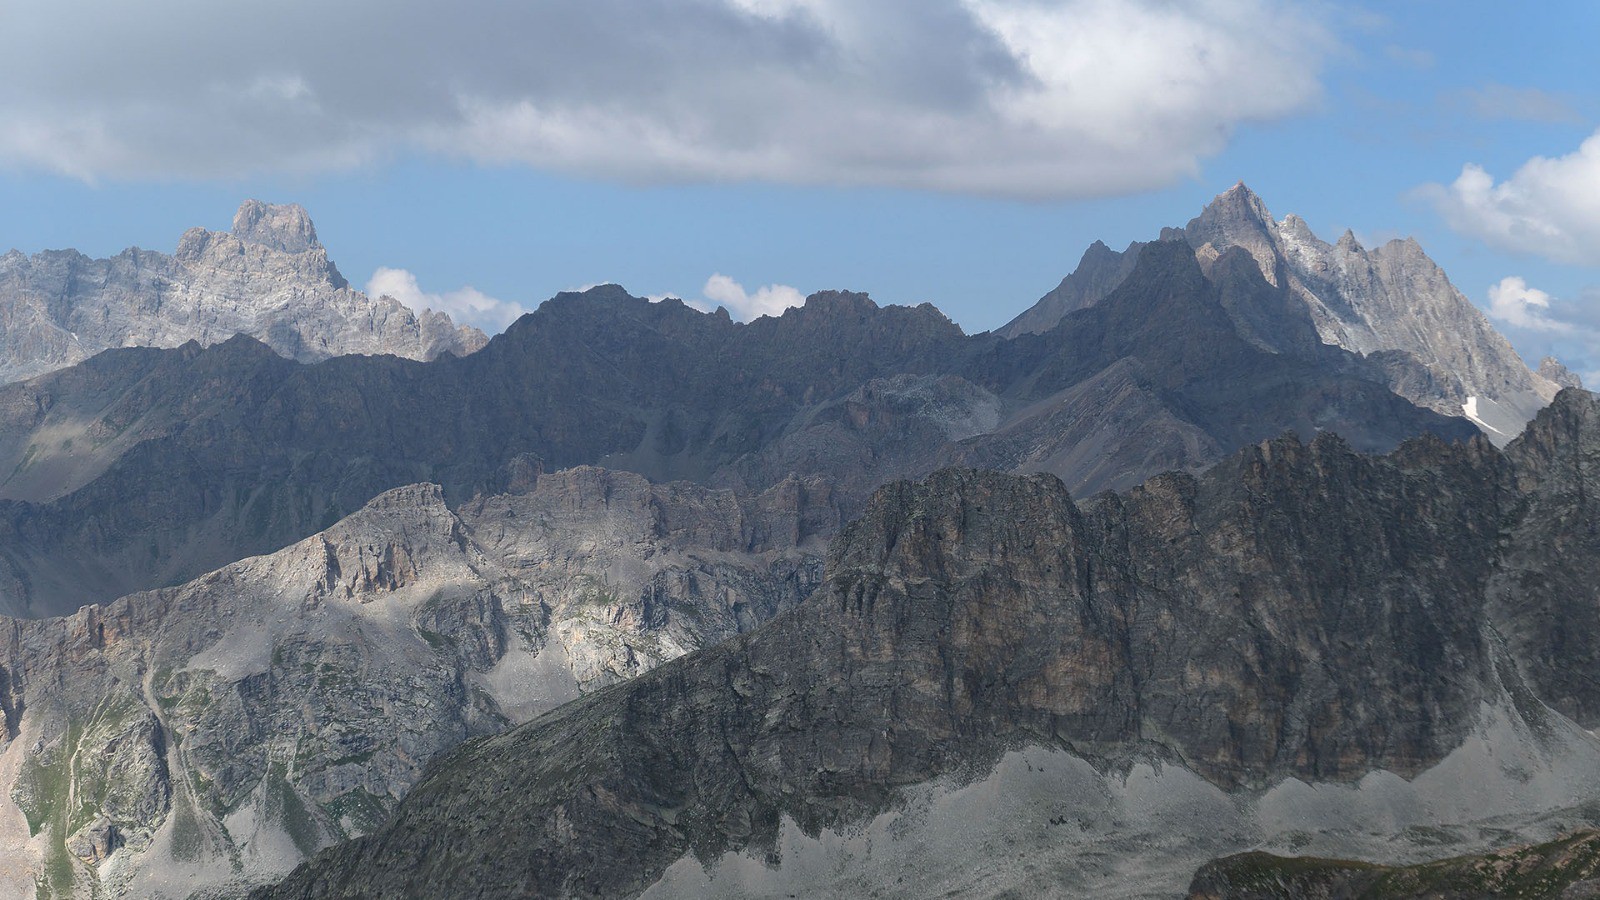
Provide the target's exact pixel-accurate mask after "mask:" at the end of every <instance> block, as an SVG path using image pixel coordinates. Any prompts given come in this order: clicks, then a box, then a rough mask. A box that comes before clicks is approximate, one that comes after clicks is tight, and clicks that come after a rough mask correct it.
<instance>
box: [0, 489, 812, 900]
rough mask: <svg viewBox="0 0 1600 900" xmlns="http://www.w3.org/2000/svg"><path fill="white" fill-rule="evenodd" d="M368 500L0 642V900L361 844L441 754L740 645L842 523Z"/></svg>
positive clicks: (167, 889) (800, 497) (132, 886)
mask: <svg viewBox="0 0 1600 900" xmlns="http://www.w3.org/2000/svg"><path fill="white" fill-rule="evenodd" d="M520 487H521V492H519V493H515V494H501V495H495V496H489V497H482V498H478V499H475V500H473V501H471V502H468V503H465V504H462V505H461V506H460V507H459V508H458V509H456V510H455V511H452V510H451V509H450V508H448V507H447V506H446V505H445V503H444V496H443V494H442V492H441V491H440V490H439V488H438V487H437V486H434V485H413V486H407V487H402V488H397V489H394V490H391V491H388V492H385V493H383V494H381V495H380V496H379V497H377V498H376V499H374V500H373V501H372V502H371V503H369V504H368V505H367V506H365V507H364V508H363V509H361V510H360V511H359V512H357V513H355V514H354V515H352V516H350V517H348V518H346V519H344V520H342V521H341V522H339V523H338V524H337V525H335V526H333V527H332V528H329V529H327V530H325V531H323V532H320V533H319V534H317V535H314V536H313V537H311V538H308V539H306V540H304V541H301V542H299V543H297V544H295V545H292V546H290V547H288V548H285V549H284V550H282V551H279V552H277V553H274V554H272V555H270V556H264V557H258V558H254V559H247V560H244V561H241V562H238V563H235V564H232V565H229V566H226V567H224V568H222V569H219V570H218V571H216V572H213V573H210V574H208V575H206V576H205V577H203V578H201V579H199V580H197V581H194V582H190V583H188V584H185V585H181V586H179V587H176V588H170V589H165V590H160V591H154V592H149V593H143V594H135V595H132V596H129V597H125V598H123V599H121V600H118V601H116V602H115V603H111V604H109V605H106V606H104V607H99V606H90V607H86V608H84V609H83V610H80V611H79V612H78V613H77V614H76V615H73V616H70V617H67V618H59V619H49V620H40V621H22V620H8V621H5V622H4V626H3V628H4V630H3V631H0V695H3V698H4V704H3V710H4V715H5V733H4V738H3V742H0V747H3V752H0V857H4V858H5V859H7V860H11V861H12V862H13V863H14V864H12V865H8V866H6V867H5V868H4V869H0V893H6V894H7V895H8V896H10V895H13V893H12V892H14V895H16V896H22V895H24V894H26V893H27V891H28V889H29V888H31V886H32V884H33V877H34V876H35V875H38V876H39V879H40V881H39V883H40V887H41V888H42V891H43V893H42V894H41V896H50V897H63V898H64V897H76V896H89V895H90V893H91V892H92V893H93V895H94V896H136V897H141V898H156V897H187V896H190V894H191V893H192V892H195V891H204V890H209V891H213V892H214V891H217V890H222V891H223V892H224V893H229V892H231V893H233V894H234V895H237V893H238V892H239V891H240V890H242V888H241V887H240V885H241V884H248V883H250V882H259V881H260V880H262V879H263V878H265V877H267V876H270V875H273V874H280V873H282V872H284V871H286V870H287V869H288V868H290V867H291V866H293V864H294V863H295V862H297V861H298V860H299V859H301V858H303V857H304V856H305V855H307V854H309V853H311V852H313V851H315V850H316V849H317V848H319V847H321V846H324V845H326V844H328V843H330V842H332V841H335V840H339V839H343V838H346V837H349V836H353V835H358V834H361V833H363V832H365V831H367V830H370V829H372V828H374V827H376V826H377V825H378V824H379V823H381V822H382V821H383V820H384V818H385V817H386V815H387V814H388V813H389V812H390V810H392V808H393V807H394V804H395V803H396V801H397V799H398V798H399V797H401V796H403V795H404V794H405V793H406V791H407V790H408V789H409V788H410V786H411V785H412V784H413V783H414V782H416V781H417V779H418V778H420V777H421V775H422V772H423V767H424V765H425V764H426V763H427V762H428V760H429V759H431V758H432V757H434V756H435V755H436V754H438V753H440V752H441V751H444V750H447V749H449V748H451V747H453V746H455V745H457V744H459V743H460V742H462V741H463V740H465V739H467V738H470V737H472V736H475V735H484V734H492V733H496V732H499V731H501V730H503V729H505V728H507V727H508V726H510V725H513V724H517V723H520V722H524V721H527V720H528V719H530V718H532V717H533V716H535V715H536V714H538V713H540V712H543V711H545V710H548V709H550V708H552V707H554V706H556V705H558V704H560V703H562V702H564V701H566V700H569V699H572V698H574V697H577V696H580V695H582V694H585V693H588V692H591V691H594V690H597V689H600V688H603V687H604V686H606V685H609V684H612V683H615V682H617V681H619V680H622V679H626V678H630V677H633V676H635V675H637V674H639V673H640V672H643V671H647V670H648V669H650V668H652V667H653V666H655V665H658V664H659V663H661V662H663V661H665V660H668V659H672V658H675V657H677V656H680V655H682V654H683V653H685V652H687V651H690V650H694V649H698V648H700V647H704V646H709V645H711V644H715V643H717V642H719V641H721V640H723V639H725V638H727V637H730V636H732V635H734V634H737V633H739V632H742V631H748V630H750V629H751V628H754V627H755V626H756V625H758V624H759V623H761V622H764V621H766V620H768V619H770V618H772V617H773V616H774V615H775V614H777V613H778V612H780V611H782V610H784V609H787V608H790V607H793V606H794V605H796V604H797V603H798V602H799V601H800V600H801V599H802V598H804V597H806V596H807V595H809V594H810V593H811V592H812V591H813V589H814V588H815V587H816V585H817V584H819V583H820V580H821V573H822V563H823V560H822V554H823V550H824V547H825V544H824V537H823V536H824V535H826V534H831V533H833V532H834V531H836V530H837V528H838V517H839V515H840V511H839V509H838V506H837V503H836V501H835V499H834V497H833V494H832V492H831V489H830V487H829V485H827V484H826V483H824V482H819V481H800V480H795V479H790V480H787V481H785V482H782V483H780V484H779V485H777V486H775V487H774V488H772V489H770V490H769V491H767V492H766V493H764V494H761V495H759V496H753V497H739V496H736V495H734V494H732V493H731V492H728V491H717V490H708V489H705V488H701V487H696V486H693V485H688V484H682V483H679V484H665V485H652V484H650V483H648V482H646V481H645V480H644V479H643V478H642V477H640V476H637V475H632V474H627V473H618V472H610V471H605V470H600V469H593V468H580V469H573V470H569V471H565V472H559V473H554V474H546V475H541V476H536V477H535V478H533V479H531V480H528V481H525V482H524V483H523V484H522V485H521V486H520Z"/></svg>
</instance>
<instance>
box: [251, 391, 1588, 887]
mask: <svg viewBox="0 0 1600 900" xmlns="http://www.w3.org/2000/svg"><path fill="white" fill-rule="evenodd" d="M1597 465H1600V398H1597V397H1596V396H1595V395H1591V394H1586V393H1584V392H1581V391H1577V390H1569V391H1567V392H1565V393H1563V394H1562V395H1561V396H1560V397H1558V398H1557V400H1556V402H1555V404H1554V405H1553V406H1552V407H1551V408H1549V409H1547V410H1545V411H1544V412H1542V413H1540V414H1539V416H1538V418H1537V419H1536V420H1535V421H1534V423H1532V424H1531V425H1530V427H1529V429H1528V431H1527V433H1526V434H1525V435H1524V436H1523V437H1522V438H1520V439H1519V440H1517V441H1516V442H1514V443H1513V444H1512V445H1511V446H1510V447H1509V448H1508V450H1507V451H1506V452H1505V453H1501V452H1500V451H1497V450H1495V449H1493V448H1492V447H1491V446H1490V445H1489V444H1488V443H1487V442H1486V441H1484V440H1482V439H1478V440H1475V441H1473V442H1472V443H1469V444H1456V445H1446V444H1444V443H1443V442H1441V441H1438V440H1436V439H1432V438H1423V439H1419V440H1417V441H1414V442H1410V443H1407V444H1405V445H1403V446H1402V447H1401V448H1400V449H1398V450H1397V451H1396V452H1395V453H1393V454H1392V455H1390V456H1388V457H1387V458H1376V457H1364V456H1361V455H1358V454H1355V453H1353V452H1351V450H1350V449H1349V447H1348V446H1346V445H1345V444H1344V443H1343V442H1342V441H1340V440H1339V439H1338V438H1336V437H1334V436H1332V435H1323V436H1321V437H1318V438H1317V439H1316V440H1315V441H1313V442H1311V443H1310V444H1305V443H1302V442H1300V441H1299V440H1298V439H1295V438H1292V437H1288V438H1283V439H1279V440H1274V441H1270V442H1267V443H1265V444H1263V445H1261V446H1258V447H1252V448H1249V449H1247V450H1245V451H1242V452H1241V453H1239V454H1237V455H1235V456H1233V457H1231V458H1230V459H1229V460H1228V461H1226V462H1224V463H1222V464H1220V465H1218V466H1216V467H1215V468H1213V469H1211V470H1210V471H1208V472H1207V473H1206V474H1204V475H1202V476H1200V477H1198V478H1195V477H1192V476H1189V475H1183V474H1170V475H1163V476H1160V477H1158V478H1155V479H1153V480H1152V481H1150V482H1148V483H1147V484H1145V485H1143V486H1141V487H1139V488H1136V489H1134V490H1132V491H1130V492H1128V493H1127V494H1125V495H1122V496H1108V497H1104V498H1100V499H1096V500H1093V501H1089V502H1079V503H1074V502H1073V500H1072V499H1071V498H1070V497H1069V496H1068V495H1067V493H1066V491H1065V490H1064V489H1063V488H1062V485H1061V484H1060V482H1059V481H1057V480H1056V479H1054V478H1051V477H1047V476H1032V477H1026V478H1019V477H1015V476H1008V475H1000V474H995V473H981V472H975V471H970V470H945V471H942V472H939V473H937V474H935V475H933V476H932V477H931V478H930V479H929V480H927V481H926V482H924V483H921V484H914V483H906V482H901V483H896V484H893V485H890V486H887V487H885V488H883V489H882V490H881V491H879V492H878V494H877V495H876V496H875V498H874V499H873V501H872V503H871V504H870V505H869V506H868V508H867V510H866V511H865V513H864V514H863V515H862V516H861V518H860V519H859V520H857V521H856V522H855V523H853V524H851V525H850V526H848V527H847V528H846V529H845V530H844V532H843V533H842V534H841V535H840V536H839V538H838V539H837V540H836V541H835V542H834V544H833V545H832V547H831V548H830V550H829V553H828V563H827V572H826V574H825V579H824V585H823V587H822V588H821V589H820V590H819V591H818V592H817V593H816V594H815V595H813V596H812V597H811V598H810V599H809V600H807V601H805V602H804V603H802V604H800V606H799V607H797V608H796V609H795V610H793V611H792V612H790V613H788V614H785V615H783V616H780V617H778V618H776V619H774V620H773V621H772V622H770V623H768V624H767V625H765V626H763V627H762V628H760V629H758V630H756V631H754V632H752V633H750V634H748V635H744V636H742V637H740V638H737V639H735V640H732V641H729V642H727V643H724V644H722V645H719V646H717V647H715V648H711V649H708V650H703V651H700V652H698V653H695V654H691V655H689V656H687V657H684V658H682V659H679V660H677V661H675V662H673V663H669V664H666V665H663V666H661V667H659V668H657V669H655V670H653V671H651V672H650V673H648V674H645V675H642V676H640V677H639V678H637V679H635V680H633V681H631V682H628V683H626V684H624V685H619V686H617V687H615V688H613V689H610V690H607V691H604V692H600V693H596V694H593V695H590V696H588V697H585V698H584V699H582V700H579V701H576V702H574V703H571V704H568V705H566V706H563V707H561V708H560V709H558V710H556V711H554V712H552V713H549V714H547V715H545V716H543V717H541V718H539V719H537V720H535V721H533V722H531V723H529V724H527V725H524V726H521V727H519V728H517V729H515V730H513V731H511V732H509V733H507V734H505V735H502V736H500V737H495V738H490V739H487V740H483V741H477V742H473V743H470V744H468V745H466V746H464V747H463V748H461V749H460V750H458V751H455V752H454V753H452V754H450V755H449V756H446V757H444V758H443V759H441V760H439V761H437V762H436V763H435V765H434V766H433V767H432V768H431V769H430V772H429V774H428V776H427V777H426V778H425V779H424V780H423V781H422V782H421V783H420V784H418V786H417V787H416V788H415V789H414V790H413V791H412V793H411V794H410V795H409V796H408V797H407V798H406V799H405V800H404V801H402V803H401V804H400V807H399V809H398V811H397V813H396V815H395V817H394V818H393V819H392V820H391V821H390V822H388V823H387V824H386V825H385V826H384V827H383V828H381V829H379V830H378V831H377V832H375V833H374V834H372V835H369V836H367V837H364V838H361V839H358V840H355V841H353V842H350V843H347V844H344V845H342V846H340V847H337V848H335V849H333V850H331V851H329V852H327V853H325V854H324V855H321V856H319V857H318V858H317V859H316V860H315V861H314V862H312V863H310V864H308V865H307V866H305V867H303V868H301V869H300V870H299V871H297V872H296V873H295V874H294V875H293V876H292V877H291V878H290V879H288V880H287V881H286V882H285V883H284V884H283V885H281V886H279V887H278V888H277V889H275V890H272V891H267V892H263V893H262V894H261V896H262V897H270V898H273V900H287V898H295V900H312V898H357V897H361V898H368V897H383V896H429V897H438V898H453V897H462V898H466V897H472V898H497V897H520V896H530V895H533V896H557V895H559V896H574V897H630V896H637V895H641V893H642V895H643V896H645V897H650V898H656V900H659V898H668V897H697V898H698V897H749V896H778V897H782V896H803V897H820V896H862V895H869V894H870V895H873V896H888V897H925V896H948V895H959V896H974V897H991V896H1062V895H1066V896H1094V897H1114V896H1129V897H1133V896H1139V897H1143V896H1174V895H1176V894H1178V893H1180V892H1181V891H1182V889H1183V886H1184V885H1185V884H1187V883H1188V879H1189V875H1190V873H1191V872H1193V870H1194V868H1195V867H1196V866H1198V865H1199V863H1200V862H1202V861H1204V860H1205V859H1206V858H1208V857H1210V856H1214V855H1218V854H1220V853H1223V852H1229V851H1231V850H1239V849H1245V848H1248V847H1251V846H1255V845H1258V844H1259V843H1261V842H1265V841H1282V842H1289V841H1293V842H1294V845H1295V846H1296V847H1297V848H1303V849H1304V850H1305V852H1307V853H1316V854H1319V855H1330V854H1346V855H1349V854H1360V855H1362V856H1374V855H1376V856H1379V857H1388V858H1391V859H1394V858H1398V859H1401V860H1407V859H1414V858H1416V857H1417V855H1418V854H1419V853H1426V854H1428V855H1431V856H1437V855H1438V854H1439V851H1440V848H1441V847H1444V846H1448V847H1451V848H1455V849H1456V850H1457V851H1458V852H1459V851H1461V850H1470V849H1478V848H1482V847H1484V846H1487V845H1490V844H1493V843H1496V842H1504V841H1506V840H1507V838H1508V835H1519V834H1522V835H1525V836H1535V837H1537V836H1541V835H1543V834H1546V833H1548V832H1549V831H1550V830H1553V829H1561V828H1571V827H1573V826H1574V824H1576V823H1581V822H1586V821H1588V817H1589V816H1590V815H1591V813H1590V812H1589V810H1590V809H1592V806H1591V804H1592V803H1593V801H1594V799H1595V797H1596V796H1597V795H1596V790H1597V789H1596V787H1595V785H1596V783H1597V782H1596V778H1597V777H1600V740H1597V739H1596V738H1595V736H1594V735H1593V734H1592V733H1591V732H1589V731H1588V730H1587V729H1589V728H1592V727H1594V726H1595V725H1596V724H1600V719H1597V715H1600V712H1597V710H1600V706H1597V705H1596V701H1597V700H1600V692H1597V691H1596V686H1595V683H1594V682H1593V680H1592V679H1588V678H1586V677H1580V674H1579V673H1582V672H1587V671H1592V665H1591V663H1590V661H1592V659H1593V658H1594V656H1595V653H1596V650H1597V648H1600V629H1596V628H1594V627H1593V623H1594V619H1595V613H1594V610H1595V609H1597V608H1600V595H1597V593H1596V591H1597V587H1596V585H1600V578H1597V576H1600V562H1597V560H1600V553H1597V552H1596V551H1597V550H1600V546H1597V545H1596V537H1595V535H1594V534H1593V532H1592V530H1585V529H1572V528H1566V529H1565V531H1564V532H1563V531H1562V529H1563V527H1564V523H1567V524H1570V523H1571V522H1573V521H1587V522H1594V521H1596V520H1597V519H1600V498H1596V496H1595V495H1594V493H1593V492H1592V491H1585V490H1584V487H1583V486H1584V484H1586V483H1590V482H1592V480H1593V479H1594V478H1595V477H1597V475H1600V472H1596V471H1594V470H1595V468H1596V466H1597ZM1563 533H1564V534H1565V543H1562V544H1554V543H1552V540H1551V539H1552V537H1553V536H1556V535H1557V534H1563ZM1579 610H1587V611H1586V612H1584V613H1583V614H1582V616H1581V617H1579V618H1577V619H1574V618H1572V617H1571V616H1572V614H1573V613H1574V612H1576V611H1579ZM1552 622H1557V623H1564V627H1559V628H1551V627H1549V626H1550V623H1552ZM1507 635H1511V636H1514V638H1513V639H1512V640H1510V641H1509V642H1508V641H1507V640H1506V639H1505V638H1506V636H1507ZM1541 701H1543V702H1541ZM1546 703H1551V704H1552V705H1554V706H1555V707H1556V708H1557V709H1560V710H1563V711H1565V712H1567V713H1568V714H1570V715H1571V716H1572V718H1568V717H1567V716H1566V715H1562V714H1561V713H1560V712H1556V711H1554V710H1552V709H1551V708H1550V707H1549V706H1547V705H1545V704H1546ZM1491 826H1492V827H1491ZM1424 834H1425V835H1426V837H1427V839H1426V841H1423V840H1421V838H1418V840H1415V841H1412V840H1408V837H1409V836H1411V835H1424Z"/></svg>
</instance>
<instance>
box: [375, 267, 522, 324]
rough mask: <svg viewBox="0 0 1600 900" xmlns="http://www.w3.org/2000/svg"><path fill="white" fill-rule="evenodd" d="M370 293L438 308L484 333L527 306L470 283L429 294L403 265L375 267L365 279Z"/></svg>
mask: <svg viewBox="0 0 1600 900" xmlns="http://www.w3.org/2000/svg"><path fill="white" fill-rule="evenodd" d="M367 293H368V294H370V295H371V296H374V297H378V296H389V297H393V298H394V299H396V300H399V301H400V302H401V303H404V304H405V305H406V306H409V307H410V308H411V309H412V310H413V311H415V312H419V313H420V312H422V311H423V310H425V309H432V310H436V311H438V312H442V313H445V314H447V315H448V316H450V318H451V319H453V320H455V321H456V323H457V324H465V325H472V326H474V327H476V328H478V329H480V330H482V331H484V332H486V333H488V334H498V333H500V332H502V331H504V330H505V328H506V326H507V325H510V324H511V323H512V322H514V321H516V319H517V317H518V316H520V315H522V314H523V313H525V312H527V311H528V310H527V309H526V308H525V307H523V306H522V305H521V304H519V303H512V302H511V301H509V300H496V299H495V298H493V297H490V296H488V295H487V294H485V293H483V292H482V291H479V290H477V289H476V288H473V287H464V288H460V289H459V290H454V291H448V292H446V293H443V294H430V293H427V292H425V291H423V290H422V288H421V287H419V286H418V285H417V276H415V275H413V274H411V273H410V272H408V271H406V270H405V269H390V268H384V267H381V266H380V267H379V268H378V271H376V272H373V273H372V278H370V279H368V281H367Z"/></svg>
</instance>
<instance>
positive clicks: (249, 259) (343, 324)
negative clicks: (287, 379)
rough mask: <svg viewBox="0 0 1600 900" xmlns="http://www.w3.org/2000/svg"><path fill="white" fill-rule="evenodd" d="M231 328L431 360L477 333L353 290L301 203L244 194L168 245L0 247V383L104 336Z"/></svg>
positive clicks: (306, 354)
mask: <svg viewBox="0 0 1600 900" xmlns="http://www.w3.org/2000/svg"><path fill="white" fill-rule="evenodd" d="M235 334H246V335H249V336H251V337H254V338H256V339H258V340H260V341H261V342H262V343H265V344H266V345H267V346H269V347H271V348H272V349H273V350H275V351H277V352H278V353H280V354H282V355H283V356H286V357H288V358H290V359H296V360H300V361H302V362H316V361H318V360H323V359H327V358H328V357H330V356H341V355H344V354H347V353H365V354H377V353H389V354H393V355H395V356H402V357H407V358H410V359H432V358H434V357H436V356H438V355H439V354H440V353H444V352H450V353H454V354H456V355H458V356H460V355H465V354H467V353H471V352H473V351H474V350H477V349H479V348H481V347H482V346H483V345H484V343H485V342H486V341H487V338H486V337H485V336H484V335H483V334H482V333H481V332H479V331H478V330H477V329H474V328H470V327H467V326H457V325H456V324H454V323H453V322H451V321H450V317H449V316H447V315H445V314H443V313H440V312H434V311H427V312H422V313H417V312H413V311H412V310H410V309H407V308H406V307H405V306H404V305H402V304H401V303H400V302H399V301H397V300H394V299H393V298H390V297H368V296H367V295H366V294H363V293H361V292H360V291H357V290H354V289H352V288H351V287H350V285H349V283H348V282H346V281H345V279H344V276H342V275H340V274H339V270H338V269H337V268H335V267H334V265H333V263H332V262H331V261H330V260H329V259H328V251H327V250H326V248H324V247H323V246H322V244H321V243H320V242H319V241H318V240H317V230H316V227H315V226H314V225H313V224H312V222H311V218H310V216H308V215H307V214H306V211H305V210H304V209H302V208H301V207H299V206H295V205H275V204H268V203H262V202H260V201H259V200H248V201H246V202H245V203H244V205H242V206H240V207H239V212H238V214H237V215H236V216H235V217H234V220H233V229H232V230H231V231H207V230H205V229H203V228H193V229H190V230H189V231H188V232H186V233H185V234H184V235H183V238H182V240H180V241H179V243H178V249H177V252H176V253H175V254H173V255H171V256H168V255H166V254H164V253H156V252H152V251H148V250H140V249H137V248H135V249H130V250H127V251H124V252H123V253H120V254H118V255H117V256H114V257H112V258H111V259H90V258H89V257H87V256H84V255H83V254H81V253H79V252H77V251H76V250H52V251H46V252H43V253H38V254H35V255H33V256H25V255H23V254H21V253H18V252H15V251H13V252H11V253H8V254H6V255H5V256H0V383H3V382H8V381H20V380H22V379H26V378H31V377H33V376H35V375H40V374H43V373H45V372H52V371H55V370H56V369H60V368H64V367H66V366H70V365H73V364H75V363H79V362H82V361H83V360H85V359H88V358H89V357H91V356H93V355H95V354H96V353H99V352H100V351H102V350H106V349H109V348H112V347H177V346H181V345H182V344H185V343H187V342H189V341H198V342H199V343H200V344H202V345H207V346H209V345H211V344H217V343H221V342H222V341H225V340H227V339H228V338H230V337H233V336H234V335H235Z"/></svg>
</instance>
